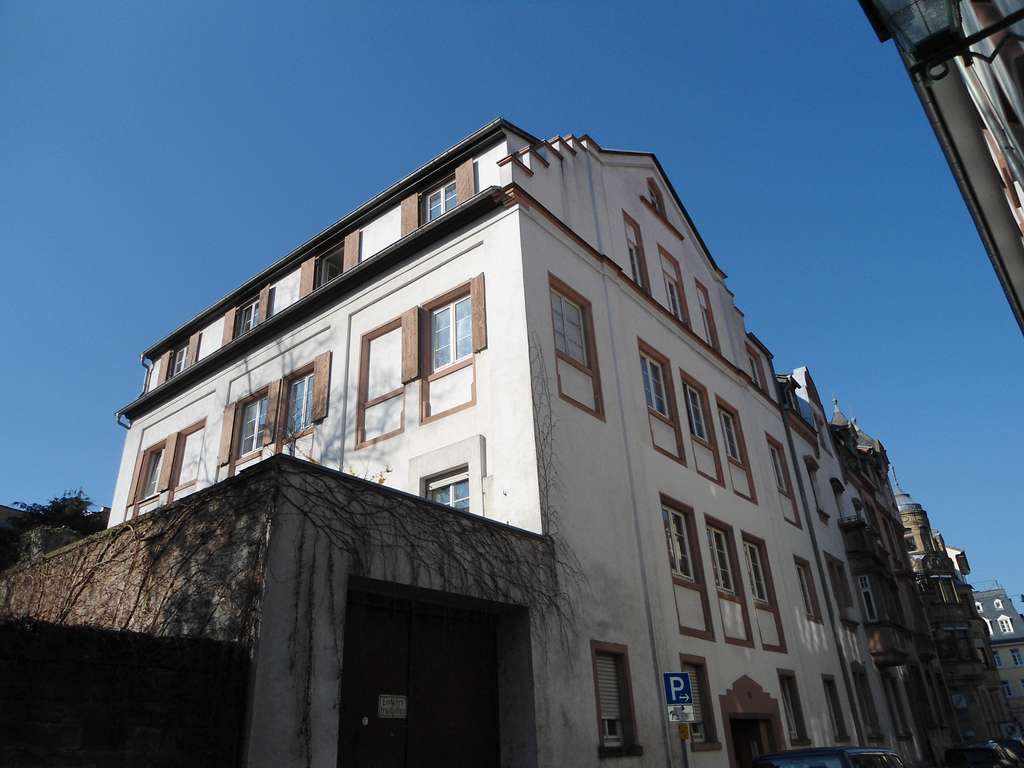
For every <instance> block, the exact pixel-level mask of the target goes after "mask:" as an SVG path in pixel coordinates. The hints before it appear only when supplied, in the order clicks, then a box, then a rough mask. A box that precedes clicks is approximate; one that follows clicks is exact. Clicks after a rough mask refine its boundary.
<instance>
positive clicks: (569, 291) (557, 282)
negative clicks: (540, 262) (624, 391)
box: [548, 272, 605, 421]
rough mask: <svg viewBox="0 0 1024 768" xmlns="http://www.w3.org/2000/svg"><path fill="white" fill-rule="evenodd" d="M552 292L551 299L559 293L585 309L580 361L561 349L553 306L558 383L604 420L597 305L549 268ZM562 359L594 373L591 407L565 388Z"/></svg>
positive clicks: (564, 395) (568, 398)
mask: <svg viewBox="0 0 1024 768" xmlns="http://www.w3.org/2000/svg"><path fill="white" fill-rule="evenodd" d="M548 295H549V303H550V298H551V297H552V296H554V295H557V296H559V297H560V298H561V299H564V300H567V301H570V302H572V304H574V305H575V306H576V307H577V308H578V309H579V310H580V311H581V313H582V326H583V327H582V331H583V342H584V349H585V357H586V362H585V363H580V362H579V361H578V360H576V359H575V358H574V357H573V356H572V355H570V354H568V353H567V352H563V351H561V350H560V349H558V341H557V333H556V331H555V328H556V318H555V311H554V308H553V307H552V309H551V323H552V335H553V337H554V338H555V358H556V368H555V379H556V383H557V385H558V396H559V397H560V398H561V399H562V400H564V401H565V402H567V403H569V404H570V405H573V406H575V407H577V408H579V409H581V410H582V411H584V412H585V413H589V414H590V415H591V416H593V417H595V418H597V419H599V420H601V421H604V420H605V415H604V400H603V396H602V388H601V369H600V365H599V362H598V354H597V337H596V335H595V332H594V309H593V305H592V304H591V303H590V301H589V300H588V299H587V298H586V297H585V296H584V295H583V294H581V293H580V292H579V291H577V290H575V289H574V288H572V287H571V286H570V285H569V284H568V283H566V282H564V281H563V280H561V279H559V278H558V277H556V276H555V275H553V274H552V273H551V272H548ZM558 360H561V361H563V362H564V363H565V364H566V365H569V366H571V367H573V368H576V369H577V370H579V371H580V372H581V373H583V374H584V375H586V376H589V377H590V380H591V384H592V387H593V392H594V405H595V407H594V408H591V407H589V406H588V405H587V404H586V403H581V402H580V401H579V400H577V399H575V398H574V397H572V396H571V395H569V394H568V393H566V392H565V390H564V389H563V387H562V377H561V375H560V374H559V373H558V369H557V361H558Z"/></svg>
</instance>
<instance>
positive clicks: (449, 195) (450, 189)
mask: <svg viewBox="0 0 1024 768" xmlns="http://www.w3.org/2000/svg"><path fill="white" fill-rule="evenodd" d="M457 203H458V197H457V195H456V191H455V182H452V183H451V184H449V185H448V186H447V187H445V188H444V209H445V210H446V211H450V210H451V209H452V208H454V207H455V205H456V204H457Z"/></svg>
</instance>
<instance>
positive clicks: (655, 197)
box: [647, 178, 665, 216]
mask: <svg viewBox="0 0 1024 768" xmlns="http://www.w3.org/2000/svg"><path fill="white" fill-rule="evenodd" d="M647 191H648V192H649V193H650V195H651V205H653V206H654V210H656V211H657V212H658V213H660V214H661V215H662V216H664V215H665V198H664V197H663V196H662V194H661V190H660V189H659V188H658V182H656V181H655V180H654V179H651V178H649V179H647Z"/></svg>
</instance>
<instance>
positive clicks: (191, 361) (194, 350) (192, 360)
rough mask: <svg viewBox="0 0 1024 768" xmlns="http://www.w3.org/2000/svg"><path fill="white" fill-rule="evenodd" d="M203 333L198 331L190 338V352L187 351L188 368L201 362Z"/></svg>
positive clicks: (186, 361) (186, 363)
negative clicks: (200, 339) (200, 352)
mask: <svg viewBox="0 0 1024 768" xmlns="http://www.w3.org/2000/svg"><path fill="white" fill-rule="evenodd" d="M202 335H203V334H202V332H201V331H196V332H195V333H193V334H192V335H191V336H190V337H189V339H188V352H186V353H185V367H186V368H188V367H189V366H191V365H195V364H196V363H198V362H199V338H200V337H201V336H202Z"/></svg>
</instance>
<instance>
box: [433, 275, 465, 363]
mask: <svg viewBox="0 0 1024 768" xmlns="http://www.w3.org/2000/svg"><path fill="white" fill-rule="evenodd" d="M463 305H466V306H468V307H469V314H468V315H466V317H465V320H466V322H467V323H469V336H468V337H465V336H463V337H460V336H459V331H458V325H459V323H458V311H459V307H461V306H463ZM443 314H447V315H448V334H447V335H448V338H447V342H448V361H447V362H445V363H441V364H440V365H438V363H437V354H438V352H439V351H440V350H441V349H444V347H443V346H441V345H439V344H438V343H437V342H438V328H437V318H438V317H440V316H441V315H443ZM460 338H463V339H466V338H468V340H469V344H468V348H467V349H465V350H464V351H463V353H462V354H459V339H460ZM472 356H473V297H472V296H471V295H470V294H468V293H467V294H466V295H465V296H460V297H459V298H457V299H454V300H453V301H450V302H448V303H447V304H445V305H443V306H440V307H437V308H436V309H432V310H430V364H431V370H433V371H443V370H444V369H445V368H448V367H449V366H452V365H455V364H456V363H458V362H460V361H462V360H466V359H467V358H470V357H472Z"/></svg>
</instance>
